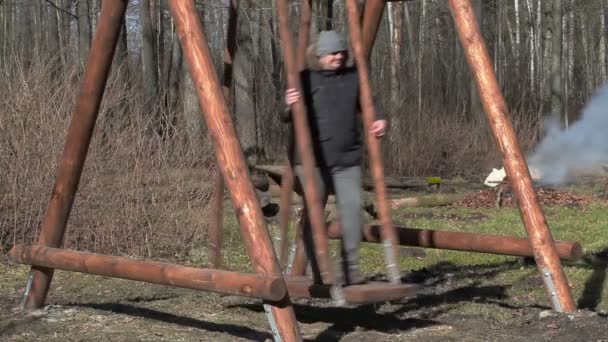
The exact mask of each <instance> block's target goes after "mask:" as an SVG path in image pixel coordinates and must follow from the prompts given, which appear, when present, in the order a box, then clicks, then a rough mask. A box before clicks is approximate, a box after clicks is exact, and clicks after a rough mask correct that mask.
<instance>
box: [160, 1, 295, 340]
mask: <svg viewBox="0 0 608 342" xmlns="http://www.w3.org/2000/svg"><path fill="white" fill-rule="evenodd" d="M169 8H170V10H171V14H172V16H173V19H174V20H175V26H176V28H177V32H178V34H179V39H180V41H181V43H182V47H183V49H184V56H185V57H186V61H187V62H188V67H189V70H190V74H191V75H192V81H193V82H194V85H195V89H196V91H197V95H198V99H199V103H200V106H201V108H202V109H203V115H204V119H205V122H206V124H207V127H208V128H209V132H210V133H211V137H212V139H213V142H214V148H215V154H216V157H217V160H218V162H219V163H218V164H219V166H220V170H221V171H222V175H223V176H224V181H225V182H226V186H227V188H228V191H229V193H230V198H231V201H232V206H233V207H234V211H235V213H236V215H237V218H238V220H239V223H240V229H241V236H242V239H243V245H244V246H245V249H246V250H247V254H248V255H249V258H250V260H251V263H252V266H253V269H254V271H255V272H256V273H259V274H262V275H266V276H277V277H278V276H281V275H282V273H281V268H280V266H279V262H278V259H277V257H276V254H275V253H274V249H273V246H272V243H271V241H270V236H269V234H268V229H267V227H266V222H265V220H264V216H263V214H262V209H261V207H260V204H259V202H258V200H257V196H256V192H255V189H254V187H253V184H252V181H251V175H250V174H249V170H248V167H247V164H246V162H245V158H244V156H243V151H242V150H241V145H240V143H239V141H238V139H237V137H236V131H235V128H234V126H233V124H232V119H231V115H230V111H229V109H228V105H227V103H226V99H225V98H224V94H223V92H222V88H221V84H220V81H219V79H218V76H217V74H216V72H215V68H214V66H213V60H212V58H211V52H210V51H209V46H208V45H207V38H206V36H205V34H204V32H203V28H202V24H201V22H200V18H199V17H198V16H197V15H196V9H195V6H194V1H193V0H170V1H169ZM270 305H272V308H271V311H272V315H273V317H274V322H275V323H276V329H277V330H278V333H279V335H280V338H281V339H282V340H283V341H300V340H301V339H302V337H301V335H300V330H299V328H298V324H297V321H296V316H295V313H294V310H293V306H292V304H291V302H290V300H289V297H287V296H286V297H285V298H284V299H283V300H281V301H279V302H274V303H271V304H270ZM274 328H275V327H274V326H273V330H274Z"/></svg>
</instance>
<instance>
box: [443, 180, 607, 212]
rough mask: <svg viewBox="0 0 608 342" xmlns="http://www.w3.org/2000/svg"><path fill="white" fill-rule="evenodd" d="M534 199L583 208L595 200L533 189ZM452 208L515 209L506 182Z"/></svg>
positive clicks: (515, 205) (457, 203)
mask: <svg viewBox="0 0 608 342" xmlns="http://www.w3.org/2000/svg"><path fill="white" fill-rule="evenodd" d="M535 190H536V197H537V198H538V201H539V202H540V204H541V205H561V206H577V207H578V206H584V205H587V204H589V203H590V202H592V201H594V200H596V199H597V198H596V197H595V196H593V195H580V194H574V193H572V192H568V191H558V190H556V189H551V188H545V187H535ZM451 207H453V208H495V207H507V208H514V207H517V202H516V198H515V194H514V193H513V191H512V189H511V187H510V186H509V184H508V183H507V182H503V183H501V184H500V185H499V186H497V187H496V188H493V189H487V190H480V191H479V192H477V193H473V194H469V195H467V196H465V198H464V199H463V200H461V201H459V202H456V203H454V204H452V205H451Z"/></svg>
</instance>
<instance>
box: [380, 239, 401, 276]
mask: <svg viewBox="0 0 608 342" xmlns="http://www.w3.org/2000/svg"><path fill="white" fill-rule="evenodd" d="M382 245H383V246H384V261H385V262H386V271H387V275H388V279H389V281H390V282H391V283H393V284H400V283H401V275H400V274H399V269H398V267H397V260H394V259H395V255H394V254H393V244H392V243H391V241H390V240H388V239H386V240H384V241H383V242H382Z"/></svg>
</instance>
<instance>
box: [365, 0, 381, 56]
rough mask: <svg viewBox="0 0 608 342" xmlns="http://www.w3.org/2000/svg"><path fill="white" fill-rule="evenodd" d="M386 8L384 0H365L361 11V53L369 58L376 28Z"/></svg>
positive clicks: (376, 31)
mask: <svg viewBox="0 0 608 342" xmlns="http://www.w3.org/2000/svg"><path fill="white" fill-rule="evenodd" d="M385 8H386V0H367V1H365V7H364V11H363V19H362V23H361V39H362V44H363V53H364V55H365V58H366V59H367V60H369V58H370V56H371V55H372V48H373V47H374V42H375V41H376V36H377V34H378V28H379V27H380V22H381V21H382V14H383V13H384V9H385Z"/></svg>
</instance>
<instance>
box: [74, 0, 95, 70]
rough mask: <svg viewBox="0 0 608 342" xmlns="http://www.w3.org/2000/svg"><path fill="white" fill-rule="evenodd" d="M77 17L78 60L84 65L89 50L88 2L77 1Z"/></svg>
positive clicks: (89, 24) (85, 0) (89, 22)
mask: <svg viewBox="0 0 608 342" xmlns="http://www.w3.org/2000/svg"><path fill="white" fill-rule="evenodd" d="M76 13H77V16H78V60H79V61H80V64H81V65H82V66H84V65H85V63H86V61H87V58H88V56H89V50H90V49H91V17H90V15H89V0H78V2H77V4H76Z"/></svg>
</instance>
